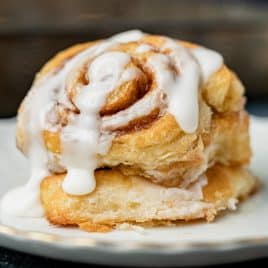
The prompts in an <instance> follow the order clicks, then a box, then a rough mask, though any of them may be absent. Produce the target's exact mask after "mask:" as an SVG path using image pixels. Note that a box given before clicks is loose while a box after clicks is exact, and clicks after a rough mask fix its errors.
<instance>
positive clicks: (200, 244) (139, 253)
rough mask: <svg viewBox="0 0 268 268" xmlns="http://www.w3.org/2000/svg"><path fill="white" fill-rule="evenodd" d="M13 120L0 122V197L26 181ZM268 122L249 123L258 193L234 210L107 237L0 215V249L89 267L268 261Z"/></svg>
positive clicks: (127, 228) (131, 228)
mask: <svg viewBox="0 0 268 268" xmlns="http://www.w3.org/2000/svg"><path fill="white" fill-rule="evenodd" d="M14 131H15V119H10V120H0V197H1V196H3V194H4V193H5V192H6V191H7V190H9V189H11V188H12V187H15V186H18V185H21V184H23V183H24V182H25V181H26V180H27V176H28V167H27V161H26V160H25V159H24V157H23V156H22V155H21V154H20V152H18V151H17V150H16V148H15V138H14ZM267 133H268V119H261V118H256V117H252V118H251V138H252V146H253V151H254V158H253V161H252V165H251V168H252V170H253V171H254V172H255V174H256V175H257V176H259V177H260V178H261V181H262V185H261V188H260V190H259V191H258V192H257V193H256V194H255V195H254V196H253V197H252V198H249V199H248V200H247V201H245V202H244V203H242V204H240V206H239V208H238V210H237V211H235V212H233V213H227V214H226V215H222V216H221V217H219V218H217V219H216V221H214V222H213V223H209V224H208V223H205V222H203V221H199V222H194V223H187V224H185V223H181V224H179V225H176V226H170V227H162V228H160V227H158V228H149V229H147V228H146V229H143V228H141V227H135V226H130V225H125V226H124V225H122V227H121V230H116V231H113V232H110V233H105V234H101V233H86V232H83V231H80V230H78V229H75V228H60V227H55V226H51V225H50V224H49V223H48V222H47V221H46V220H45V219H28V218H16V217H9V216H7V215H1V216H0V245H1V246H5V247H8V248H12V249H16V250H19V251H23V252H28V253H31V254H37V255H41V256H47V257H52V258H57V259H64V260H72V261H79V262H87V263H98V264H108V265H131V266H154V267H156V266H166V267H172V266H186V265H207V264H219V263H226V262H234V261H242V260H248V259H253V258H258V257H268V213H267V211H268V165H267V157H268V140H267Z"/></svg>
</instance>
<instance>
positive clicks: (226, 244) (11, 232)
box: [0, 224, 268, 256]
mask: <svg viewBox="0 0 268 268" xmlns="http://www.w3.org/2000/svg"><path fill="white" fill-rule="evenodd" d="M0 235H1V236H4V237H6V238H7V239H10V238H11V239H20V240H25V241H29V242H40V243H42V244H46V245H47V246H57V247H58V246H60V247H62V246H64V247H69V246H72V247H76V248H90V249H93V248H102V249H105V250H108V251H117V250H120V251H121V252H122V251H123V252H124V251H127V252H128V253H129V252H130V251H133V252H136V251H140V250H142V251H157V252H158V253H163V254H165V253H169V254H170V253H172V252H177V253H178V252H185V251H189V250H191V251H194V250H198V251H201V250H202V251H203V250H210V251H211V250H212V251H225V250H237V249H242V248H249V247H255V246H263V247H268V236H260V237H259V236H258V237H252V238H238V239H226V240H221V241H206V242H204V241H200V242H198V241H193V242H186V241H184V242H183V241H179V240H178V241H172V242H169V243H160V242H156V241H153V242H152V241H144V240H143V241H141V240H140V241H137V240H135V241H134V240H124V241H120V243H118V242H117V241H111V240H108V239H102V238H90V237H67V236H64V235H59V234H50V233H45V232H38V231H26V230H20V229H18V228H15V227H12V226H8V225H5V224H0ZM267 256H268V255H267Z"/></svg>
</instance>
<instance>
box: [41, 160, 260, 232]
mask: <svg viewBox="0 0 268 268" xmlns="http://www.w3.org/2000/svg"><path fill="white" fill-rule="evenodd" d="M95 176H96V180H97V187H96V189H95V191H94V192H93V193H91V194H89V195H85V196H70V195H68V194H66V193H64V192H63V190H62V188H61V184H62V181H63V178H64V175H52V176H50V177H47V178H45V179H44V180H43V182H42V184H41V201H42V205H43V207H44V210H45V215H46V217H47V219H48V220H49V221H50V222H51V223H54V224H57V225H77V226H79V227H80V228H81V229H84V230H86V231H96V232H105V231H109V230H111V229H112V228H113V227H116V226H117V225H119V224H121V223H134V224H146V225H147V226H148V225H149V226H150V225H155V224H161V225H169V224H170V223H171V222H174V221H178V220H185V221H189V220H194V219H201V218H204V219H206V220H207V221H212V220H213V219H214V218H215V216H216V215H217V214H218V212H219V211H222V210H226V209H231V210H232V209H235V208H236V204H237V203H238V200H241V199H242V198H245V197H247V196H248V195H249V194H250V193H252V192H253V191H254V190H255V189H256V188H257V186H258V180H257V179H256V178H255V177H254V176H253V175H252V174H251V173H250V172H249V171H248V170H247V169H246V168H244V167H226V166H222V165H214V166H213V167H211V168H210V169H208V171H207V172H206V175H205V176H203V177H202V178H200V179H199V181H198V182H197V183H195V184H194V185H192V186H191V188H189V189H187V190H183V189H179V188H174V187H173V188H166V187H163V186H160V185H156V184H153V183H151V182H149V181H148V180H146V179H144V178H142V177H138V176H129V177H127V176H124V175H122V174H121V173H120V172H119V171H117V170H100V171H97V172H95ZM204 184H206V185H204Z"/></svg>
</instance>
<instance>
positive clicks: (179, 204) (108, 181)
mask: <svg viewBox="0 0 268 268" xmlns="http://www.w3.org/2000/svg"><path fill="white" fill-rule="evenodd" d="M244 103H245V97H244V87H243V85H242V83H241V82H240V80H239V79H238V77H237V76H236V75H235V74H234V73H233V72H232V71H231V70H230V69H229V68H228V67H227V66H226V65H225V64H224V63H223V58H222V56H221V55H220V54H219V53H217V52H215V51H212V50H209V49H206V48H204V47H201V46H199V45H196V44H192V43H188V42H184V41H180V40H175V39H171V38H168V37H166V36H157V35H150V34H144V33H142V32H140V31H130V32H126V33H122V34H119V35H115V36H113V37H111V38H109V39H106V40H100V41H96V42H88V43H84V44H79V45H76V46H73V47H71V48H68V49H66V50H64V51H63V52H60V53H59V54H57V55H56V56H55V57H53V58H52V59H51V60H50V61H49V62H48V63H47V64H46V65H45V66H44V67H43V68H42V70H41V71H40V72H39V73H38V74H37V76H36V78H35V80H34V83H33V86H32V88H31V90H30V91H29V93H28V95H27V96H26V97H25V99H24V101H23V102H22V104H21V106H20V109H19V112H18V123H17V134H16V137H17V146H18V148H19V149H20V150H21V151H22V152H23V153H25V154H26V155H27V156H28V157H29V159H30V165H31V171H32V173H31V178H30V180H29V182H28V184H27V185H26V186H25V187H22V188H20V189H17V190H16V191H13V192H11V193H9V194H8V195H7V196H6V197H5V198H4V200H3V202H2V208H5V210H6V211H8V212H10V213H16V214H20V215H22V216H25V215H28V216H36V215H43V214H44V215H45V216H46V217H47V219H48V220H49V221H51V222H52V223H55V224H58V225H69V224H71V225H78V226H80V227H81V228H82V229H85V230H88V231H107V230H110V228H113V227H114V226H117V225H118V224H119V223H125V222H132V223H146V224H153V223H161V224H168V223H170V222H171V221H177V220H191V219H197V218H206V219H207V220H208V221H211V220H213V219H214V217H215V215H216V214H217V212H218V211H221V210H224V209H228V208H234V207H235V205H236V203H237V202H238V200H239V199H240V198H242V197H246V196H247V195H249V194H250V193H251V192H252V191H253V190H254V189H256V186H257V180H256V178H255V177H254V176H253V175H252V174H251V173H250V172H249V171H248V170H247V165H248V164H249V161H250V158H251V149H250V142H249V134H248V127H249V119H248V114H247V113H246V111H245V110H244ZM18 196H20V197H19V199H20V201H18ZM15 200H16V201H15ZM18 202H20V204H17V203H18ZM29 208H31V209H29Z"/></svg>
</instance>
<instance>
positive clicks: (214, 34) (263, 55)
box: [0, 0, 268, 117]
mask: <svg viewBox="0 0 268 268" xmlns="http://www.w3.org/2000/svg"><path fill="white" fill-rule="evenodd" d="M132 28H140V29H142V30H144V31H147V32H150V33H161V34H166V35H170V36H173V37H177V38H180V39H186V40H190V41H194V42H197V43H201V44H203V45H206V46H208V47H210V48H213V49H216V50H218V51H220V52H221V53H222V54H223V55H224V57H225V60H226V63H227V64H228V65H229V66H231V68H233V69H234V70H235V71H236V72H237V73H238V75H239V76H240V77H241V79H242V81H243V82H244V84H245V85H246V88H247V95H248V98H249V101H251V100H252V101H254V100H260V99H262V100H265V99H266V98H267V99H268V2H267V1H256V0H255V1H231V0H228V1H216V0H211V1H206V0H203V1H195V0H192V1H189V0H188V1H180V0H168V1H165V0H154V1H153V0H151V1H150V0H125V1H124V0H122V1H120V0H109V1H108V0H106V1H105V0H95V1H90V0H76V1H70V0H57V1H55V0H39V1H34V0H32V1H14V0H10V1H5V0H0V117H9V116H14V115H15V113H16V109H17V106H18V104H19V103H20V101H21V99H22V98H23V96H24V95H25V93H26V92H27V90H28V89H29V87H30V86H31V82H32V80H33V77H34V74H35V73H36V72H37V71H38V70H39V69H40V67H41V66H42V65H43V64H44V63H45V62H46V61H47V60H48V59H49V58H50V57H51V56H52V55H53V54H55V53H56V52H57V51H59V50H61V49H63V48H65V47H68V46H70V45H71V44H74V43H77V42H83V41H87V40H92V39H96V38H103V37H106V36H109V35H111V34H113V33H116V32H119V31H123V30H128V29H132Z"/></svg>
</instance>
